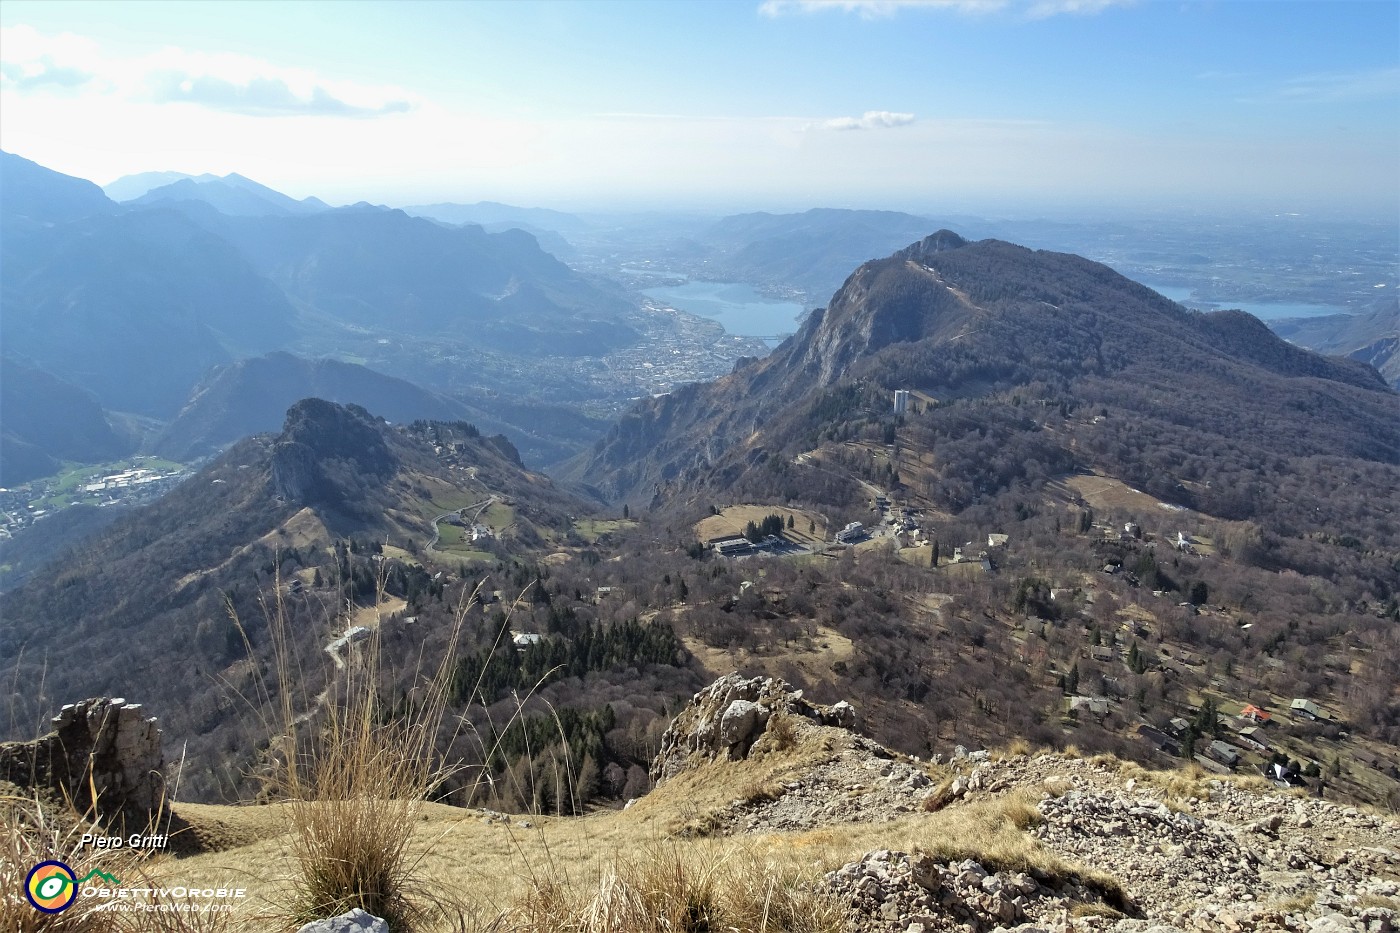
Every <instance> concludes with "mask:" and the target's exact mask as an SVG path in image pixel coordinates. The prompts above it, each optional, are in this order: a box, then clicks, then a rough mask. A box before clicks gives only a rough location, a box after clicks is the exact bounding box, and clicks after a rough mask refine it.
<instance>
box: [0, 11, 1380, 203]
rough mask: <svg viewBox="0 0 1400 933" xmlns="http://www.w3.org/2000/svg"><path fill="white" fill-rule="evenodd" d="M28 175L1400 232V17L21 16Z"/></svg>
mask: <svg viewBox="0 0 1400 933" xmlns="http://www.w3.org/2000/svg"><path fill="white" fill-rule="evenodd" d="M0 27H3V29H4V33H3V35H2V36H0V114H3V116H2V117H0V147H3V148H4V149H6V150H8V151H12V152H18V153H19V154H21V155H24V156H26V157H28V158H33V159H35V160H36V161H39V162H41V163H43V164H46V165H49V166H51V167H53V168H56V169H59V170H61V171H65V172H69V173H72V174H77V175H81V176H83V177H88V178H92V179H93V180H95V181H98V182H107V181H111V180H113V179H114V178H116V177H118V176H120V175H123V174H128V173H131V172H136V171H143V170H165V169H173V170H178V171H185V172H190V173H200V172H205V171H211V172H215V173H218V174H223V173H226V172H230V171H238V172H241V173H243V174H245V175H249V176H251V177H254V178H256V179H258V180H260V181H263V182H265V183H267V184H271V185H273V186H274V187H278V188H281V189H282V190H286V191H287V192H288V193H291V194H294V195H297V196H304V195H307V194H317V195H320V196H321V197H324V198H326V199H327V200H330V201H332V202H347V201H355V200H359V199H361V198H364V199H368V200H372V201H377V202H385V203H391V204H404V203H413V202H422V201H427V200H458V201H475V200H480V199H494V200H504V201H510V202H512V203H520V204H528V205H546V206H560V207H565V208H571V207H572V208H584V207H594V208H596V207H600V206H604V205H618V206H623V207H628V208H632V207H651V206H655V207H712V208H714V209H716V210H731V209H746V208H766V209H789V208H801V207H809V206H817V205H829V206H869V207H885V208H901V209H912V210H930V209H943V210H968V211H979V210H980V211H981V212H983V213H992V212H1003V213H1006V212H1009V211H1014V210H1015V209H1016V208H1017V207H1018V206H1021V207H1023V208H1024V209H1025V210H1040V209H1044V208H1055V207H1057V206H1058V207H1061V208H1063V209H1071V208H1073V207H1075V206H1081V207H1088V208H1105V209H1112V208H1139V207H1146V208H1158V209H1173V210H1200V211H1210V210H1231V209H1235V208H1250V209H1256V208H1257V209H1263V210H1302V211H1313V212H1333V213H1343V212H1349V211H1363V212H1366V213H1370V214H1373V215H1380V216H1386V215H1387V213H1388V214H1389V216H1395V215H1396V213H1397V211H1400V3H1396V2H1392V0H1380V2H1363V3H1349V2H1323V3H1291V2H1263V0H1261V2H1239V0H1232V2H1210V0H1197V2H1165V0H1162V2H1151V0H1148V2H1137V3H1126V2H1114V0H835V2H821V0H815V2H813V0H766V2H765V0H752V2H734V3H728V2H721V0H710V2H703V3H651V4H647V3H640V2H622V3H606V2H588V0H582V2H573V3H539V4H536V3H501V4H496V3H447V2H437V3H393V4H380V3H334V2H318V3H306V4H300V3H269V2H259V3H217V2H208V0H204V2H199V3H179V4H177V3H156V4H144V3H122V2H111V0H108V2H103V3H96V4H88V3H79V2H64V3H52V2H44V3H30V2H26V0H5V3H4V4H3V5H0Z"/></svg>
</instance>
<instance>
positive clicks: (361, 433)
mask: <svg viewBox="0 0 1400 933" xmlns="http://www.w3.org/2000/svg"><path fill="white" fill-rule="evenodd" d="M396 465H397V459H396V458H395V456H394V454H393V452H392V451H391V450H390V449H389V445H388V443H387V442H386V441H385V439H384V436H383V434H382V433H381V431H380V428H379V426H378V424H377V423H376V421H375V418H374V416H373V415H371V414H370V413H369V412H367V411H365V409H363V408H361V407H360V406H358V405H337V404H335V403H333V402H327V401H325V400H323V399H318V398H308V399H302V400H301V401H299V402H297V403H296V404H295V405H293V406H292V407H291V408H289V409H288V410H287V420H286V422H285V424H284V426H283V429H282V434H281V435H280V436H279V437H278V438H277V440H276V441H275V442H274V445H273V451H272V484H273V489H274V491H275V493H276V494H277V495H279V496H282V497H283V498H284V499H287V500H289V501H292V502H299V503H305V504H313V503H320V504H325V505H336V504H338V503H339V502H341V501H342V500H343V499H345V498H346V496H345V493H346V491H347V490H346V488H344V487H346V486H347V484H349V485H350V486H354V485H355V484H357V483H360V482H363V480H365V479H366V478H376V477H378V478H382V477H386V476H389V475H391V474H392V473H393V472H394V469H395V467H396Z"/></svg>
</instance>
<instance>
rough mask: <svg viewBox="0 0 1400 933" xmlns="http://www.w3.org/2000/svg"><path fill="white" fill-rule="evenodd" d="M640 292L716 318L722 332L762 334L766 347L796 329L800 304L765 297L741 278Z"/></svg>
mask: <svg viewBox="0 0 1400 933" xmlns="http://www.w3.org/2000/svg"><path fill="white" fill-rule="evenodd" d="M642 294H644V295H646V296H648V297H649V298H653V299H655V300H656V301H658V302H660V303H661V304H664V305H666V306H667V307H671V308H678V309H680V310H681V311H689V312H690V313H691V314H698V315H700V316H701V317H707V318H710V319H712V320H715V321H719V322H720V324H722V325H724V330H725V333H728V334H733V335H734V336H736V337H762V338H764V340H765V341H767V343H768V345H769V346H770V347H776V346H777V345H778V344H779V343H781V342H782V340H783V338H784V337H786V336H788V335H789V334H792V333H795V332H796V331H797V319H798V318H799V317H801V316H802V305H800V304H798V303H797V302H795V301H779V300H777V299H775V298H765V297H763V296H762V295H760V294H759V293H758V292H756V291H754V290H753V288H752V287H750V286H748V285H745V284H743V283H742V282H694V281H691V282H686V283H685V284H684V285H667V286H662V287H660V288H646V289H643V290H642Z"/></svg>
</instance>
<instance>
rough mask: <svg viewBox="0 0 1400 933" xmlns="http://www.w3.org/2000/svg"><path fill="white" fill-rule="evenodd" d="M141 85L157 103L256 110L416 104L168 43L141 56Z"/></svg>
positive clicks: (387, 91)
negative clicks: (151, 52) (176, 46)
mask: <svg viewBox="0 0 1400 933" xmlns="http://www.w3.org/2000/svg"><path fill="white" fill-rule="evenodd" d="M137 70H138V72H139V75H140V78H139V80H140V83H141V85H142V91H143V93H144V94H145V95H147V96H148V98H149V99H150V100H152V101H155V102H156V103H170V102H176V101H178V102H184V103H191V104H198V105H201V106H204V107H209V108H211V109H214V110H226V111H229V112H231V113H242V114H249V115H252V116H277V115H292V114H295V115H302V116H348V117H369V116H379V115H381V114H387V113H402V112H404V111H406V110H409V109H411V107H412V104H411V103H410V101H409V98H408V95H406V94H404V93H403V92H401V91H396V90H395V89H392V88H373V87H365V86H363V85H358V84H353V83H350V82H337V81H330V80H327V79H325V78H323V77H321V76H319V75H316V74H314V73H312V72H310V71H306V70H305V69H300V68H284V67H280V66H277V65H274V64H272V63H271V62H267V61H263V60H261V59H256V58H249V57H247V56H244V55H229V54H223V53H219V54H208V53H203V52H189V51H186V50H183V49H174V48H167V49H163V50H162V51H160V52H158V53H156V54H155V55H152V56H149V57H147V58H144V59H141V60H139V62H138V63H137Z"/></svg>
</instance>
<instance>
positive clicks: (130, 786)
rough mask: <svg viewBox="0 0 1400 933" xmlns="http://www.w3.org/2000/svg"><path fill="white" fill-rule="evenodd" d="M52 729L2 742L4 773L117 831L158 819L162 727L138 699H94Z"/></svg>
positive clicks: (67, 710)
mask: <svg viewBox="0 0 1400 933" xmlns="http://www.w3.org/2000/svg"><path fill="white" fill-rule="evenodd" d="M53 725H54V731H53V732H50V733H49V734H48V735H44V736H41V737H40V738H38V739H35V740H34V741H32V742H8V743H5V744H3V745H0V777H3V778H4V779H5V780H7V781H10V782H11V783H13V784H17V785H19V786H20V787H26V788H36V789H37V788H44V789H48V790H51V791H53V792H54V793H56V794H58V795H59V796H61V797H63V798H64V799H65V800H69V801H71V802H72V804H73V806H74V808H75V809H77V810H78V812H80V813H83V814H85V815H88V816H90V817H91V818H93V819H96V820H98V821H100V822H101V823H103V824H104V825H105V826H107V827H108V828H110V829H112V830H114V831H120V830H121V829H123V828H124V827H127V826H130V827H131V828H132V829H134V830H139V829H144V828H145V827H146V826H148V825H152V823H153V822H154V820H155V818H156V817H158V816H159V815H160V813H161V810H162V808H163V806H164V800H165V779H164V764H165V761H164V758H163V756H162V755H161V750H160V735H161V731H160V729H159V728H158V727H157V725H156V719H155V717H154V716H151V717H147V716H144V715H143V714H142V710H141V705H140V704H139V703H128V702H126V700H124V699H122V698H120V697H118V698H115V699H106V698H100V699H91V700H83V701H82V702H81V703H71V704H69V705H67V706H65V707H63V709H62V710H61V711H60V712H59V714H58V715H57V716H55V717H54V718H53Z"/></svg>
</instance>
